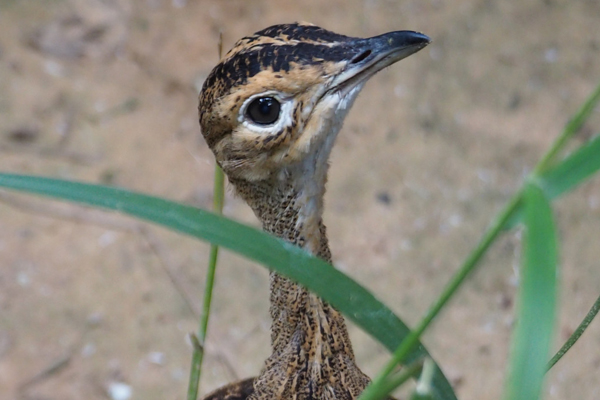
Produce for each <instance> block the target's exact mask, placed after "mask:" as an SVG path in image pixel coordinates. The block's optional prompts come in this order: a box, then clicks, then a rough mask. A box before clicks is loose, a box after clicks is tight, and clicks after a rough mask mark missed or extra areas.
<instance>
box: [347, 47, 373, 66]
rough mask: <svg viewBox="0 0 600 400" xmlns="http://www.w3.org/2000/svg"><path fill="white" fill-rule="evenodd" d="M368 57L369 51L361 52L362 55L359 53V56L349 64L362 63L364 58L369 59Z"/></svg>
mask: <svg viewBox="0 0 600 400" xmlns="http://www.w3.org/2000/svg"><path fill="white" fill-rule="evenodd" d="M370 55H371V50H366V51H363V52H362V53H360V54H359V55H357V56H356V57H354V59H353V60H352V61H351V62H350V63H351V64H357V63H359V62H361V61H363V60H364V59H365V58H367V57H369V56H370Z"/></svg>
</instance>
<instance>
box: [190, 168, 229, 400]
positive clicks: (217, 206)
mask: <svg viewBox="0 0 600 400" xmlns="http://www.w3.org/2000/svg"><path fill="white" fill-rule="evenodd" d="M224 201H225V175H224V174H223V170H221V168H220V167H219V166H218V165H215V175H214V185H213V211H214V212H215V213H217V214H219V215H221V214H223V202H224ZM218 258H219V246H218V245H216V244H211V245H210V254H209V257H208V269H207V270H206V283H205V285H204V298H203V300H202V315H201V316H200V322H199V324H198V338H197V339H198V342H199V343H201V345H199V346H194V354H192V364H191V366H190V378H189V380H188V396H187V400H196V399H197V398H198V389H199V387H200V376H201V374H202V362H203V360H204V345H205V343H206V333H207V332H208V321H209V318H210V305H211V303H212V293H213V287H214V284H215V272H216V270H217V260H218Z"/></svg>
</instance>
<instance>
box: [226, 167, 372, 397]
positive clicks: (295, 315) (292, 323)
mask: <svg viewBox="0 0 600 400" xmlns="http://www.w3.org/2000/svg"><path fill="white" fill-rule="evenodd" d="M324 165H326V163H325V164H324ZM311 177H312V179H310V180H309V181H310V182H307V181H308V180H307V181H305V182H298V181H295V180H294V179H290V176H286V177H285V179H284V178H283V177H281V179H272V180H269V181H261V182H248V181H241V182H240V181H235V180H232V183H233V184H234V185H235V186H236V190H237V192H238V193H239V194H240V195H241V197H243V198H244V199H245V200H246V201H247V202H248V204H249V205H250V206H251V207H252V209H253V210H254V212H255V214H256V215H257V217H258V218H259V219H260V221H261V222H262V225H263V229H264V230H265V231H267V232H269V233H271V234H273V235H275V236H277V237H279V238H282V239H284V240H287V241H289V242H291V243H293V244H296V245H298V246H300V247H302V248H304V249H306V250H308V251H309V252H310V253H312V254H314V255H316V256H318V257H320V258H322V259H324V260H325V261H328V262H331V253H330V250H329V245H328V241H327V235H326V231H325V226H324V225H323V221H322V209H323V194H324V187H325V180H326V179H325V177H326V171H325V172H324V174H323V175H322V176H320V179H314V177H315V176H314V175H311ZM300 179H302V178H300ZM270 289H271V295H270V302H271V306H270V315H271V318H272V327H271V345H272V350H273V353H272V355H271V356H270V357H269V358H268V359H267V362H266V367H265V369H264V370H263V372H262V373H261V376H260V377H259V378H258V380H257V383H256V384H255V389H256V390H257V393H259V394H260V395H259V396H258V397H256V398H257V399H267V398H269V399H280V398H281V399H284V398H290V397H287V396H286V395H285V393H287V391H288V390H293V388H290V387H289V382H291V381H294V382H304V383H305V384H307V385H308V384H309V385H311V387H313V386H314V387H313V388H312V389H311V390H313V394H316V393H317V392H321V391H322V390H333V389H335V390H336V391H337V390H338V389H339V390H342V389H340V388H332V387H330V386H328V385H329V383H326V382H348V381H350V382H353V383H352V384H351V385H350V386H356V387H352V388H348V387H345V388H344V390H346V392H347V393H349V392H352V393H353V394H357V393H360V392H361V391H362V389H364V387H365V386H366V384H367V383H368V378H366V376H365V375H364V374H362V372H361V371H360V370H359V369H358V368H357V367H356V365H355V361H354V354H353V351H352V346H351V343H350V339H349V337H348V331H347V328H346V325H345V323H344V319H343V317H342V316H341V314H340V313H339V312H338V311H337V310H335V309H334V308H332V307H331V306H330V305H329V304H327V303H325V302H323V301H322V300H321V299H320V298H319V297H318V296H316V295H315V294H313V293H311V292H309V291H307V290H306V289H305V288H303V287H302V286H300V285H298V284H296V283H295V282H292V281H291V280H289V279H287V278H285V277H283V276H281V275H279V274H277V273H275V272H272V273H271V277H270ZM342 365H343V366H345V367H344V368H345V369H344V368H341V366H342ZM334 366H338V367H339V368H336V367H334ZM340 374H342V375H345V376H343V377H342V376H339V375H340ZM273 377H275V378H276V379H275V378H273ZM286 382H287V383H286ZM334 386H335V385H334ZM326 387H329V389H325V388H326ZM348 389H349V390H350V391H349V392H348ZM320 397H321V396H316V397H314V398H320ZM354 397H355V396H352V398H354Z"/></svg>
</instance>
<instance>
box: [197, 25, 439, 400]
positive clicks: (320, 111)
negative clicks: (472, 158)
mask: <svg viewBox="0 0 600 400" xmlns="http://www.w3.org/2000/svg"><path fill="white" fill-rule="evenodd" d="M429 42H430V39H429V38H428V37H427V36H425V35H423V34H421V33H417V32H412V31H397V32H389V33H386V34H383V35H380V36H375V37H372V38H364V39H363V38H355V37H349V36H344V35H340V34H337V33H334V32H330V31H327V30H325V29H322V28H319V27H317V26H314V25H310V24H299V23H295V24H285V25H275V26H272V27H269V28H266V29H264V30H261V31H259V32H256V33H255V34H254V35H252V36H247V37H244V38H242V39H240V40H239V41H238V42H237V43H236V44H235V46H234V47H233V48H232V49H231V50H230V51H229V52H228V53H227V54H226V55H225V57H224V58H223V59H222V60H221V62H220V63H219V64H218V65H217V66H216V67H215V68H214V69H213V70H212V72H211V73H210V75H209V76H208V78H207V79H206V81H205V82H204V86H203V87H202V91H201V93H200V105H199V112H200V125H201V128H202V134H203V136H204V138H205V139H206V142H207V143H208V145H209V147H210V148H211V150H212V151H213V153H214V154H215V157H216V160H217V163H218V164H219V165H220V166H221V168H222V169H223V171H224V172H225V174H226V175H227V177H228V179H229V181H230V182H231V184H232V185H233V186H234V188H235V190H236V192H237V193H238V194H239V195H240V196H241V197H242V198H243V199H244V200H245V201H246V202H247V203H248V204H249V205H250V207H251V208H252V209H253V210H254V213H255V214H256V216H257V217H258V219H259V220H260V221H261V223H262V226H263V229H264V230H265V231H267V232H269V233H271V234H273V235H275V236H277V237H280V238H282V239H284V240H287V241H289V242H291V243H294V244H296V245H298V246H300V247H303V248H304V249H306V250H307V251H309V252H311V253H313V254H315V255H317V256H318V257H321V258H323V259H324V260H326V261H329V262H331V253H330V251H329V245H328V241H327V235H326V232H325V225H323V221H322V214H323V195H324V192H325V182H326V180H327V169H328V158H329V154H330V152H331V148H332V147H333V144H334V142H335V138H336V136H337V133H338V131H339V130H340V128H341V126H342V123H343V120H344V118H345V116H346V114H347V113H348V111H349V110H350V107H351V106H352V103H353V102H354V99H355V98H356V96H357V95H358V93H359V92H360V90H361V88H362V87H363V85H364V83H365V82H366V81H367V80H368V79H369V78H370V77H371V76H373V75H374V74H375V73H377V72H378V71H380V70H382V69H383V68H385V67H387V66H389V65H391V64H393V63H395V62H397V61H399V60H401V59H403V58H405V57H407V56H409V55H411V54H413V53H415V52H417V51H419V50H421V49H422V48H424V47H425V46H427V44H429ZM270 293H271V294H270V302H271V307H270V315H271V318H272V326H271V347H272V354H271V355H270V356H269V357H268V359H267V360H266V362H265V365H264V367H263V369H262V371H261V373H260V375H259V376H258V377H256V378H254V379H247V380H244V381H241V382H236V383H232V384H230V385H227V386H225V387H224V388H221V389H219V390H217V391H215V392H213V393H212V394H210V395H208V396H207V397H206V399H211V400H220V399H231V400H234V399H235V400H238V399H239V400H245V399H249V400H278V399H282V400H283V399H286V400H287V399H298V400H311V399H315V400H316V399H330V400H333V399H335V400H351V399H356V398H357V397H358V396H359V395H360V393H361V392H362V391H363V389H364V388H365V387H366V386H367V384H368V383H369V382H370V380H369V378H368V377H367V376H366V375H365V374H364V373H363V372H362V371H361V370H360V369H359V368H358V366H357V365H356V361H355V358H354V353H353V351H352V345H351V343H350V339H349V338H348V331H347V329H346V325H345V323H344V319H343V317H342V316H341V315H340V313H339V312H338V311H336V310H335V309H334V308H332V307H331V306H329V305H328V304H327V303H325V302H323V301H322V300H321V299H320V298H319V297H318V296H316V295H315V294H313V293H311V292H309V291H307V290H306V289H304V288H303V287H301V286H299V285H297V284H296V283H294V282H292V281H290V280H288V279H287V278H284V277H282V276H280V275H278V274H277V273H271V277H270Z"/></svg>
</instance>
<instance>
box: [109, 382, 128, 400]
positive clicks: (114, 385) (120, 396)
mask: <svg viewBox="0 0 600 400" xmlns="http://www.w3.org/2000/svg"><path fill="white" fill-rule="evenodd" d="M131 392H132V390H131V386H129V385H128V384H126V383H123V382H111V383H110V384H109V385H108V395H109V396H110V398H111V399H112V400H127V399H129V398H130V397H131Z"/></svg>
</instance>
